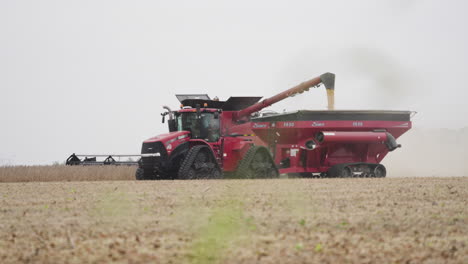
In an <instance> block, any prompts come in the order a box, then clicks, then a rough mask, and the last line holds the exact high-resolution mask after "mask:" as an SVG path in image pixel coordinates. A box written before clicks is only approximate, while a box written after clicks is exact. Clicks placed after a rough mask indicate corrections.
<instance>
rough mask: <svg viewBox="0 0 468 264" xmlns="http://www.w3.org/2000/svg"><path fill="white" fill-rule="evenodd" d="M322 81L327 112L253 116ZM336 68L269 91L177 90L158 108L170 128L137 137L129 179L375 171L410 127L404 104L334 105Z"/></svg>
mask: <svg viewBox="0 0 468 264" xmlns="http://www.w3.org/2000/svg"><path fill="white" fill-rule="evenodd" d="M321 84H324V86H325V88H326V91H327V95H328V106H329V110H328V111H298V112H294V113H287V114H269V115H265V116H260V115H259V114H258V113H259V112H260V111H261V110H263V109H264V108H266V107H268V106H270V105H272V104H274V103H276V102H279V101H281V100H283V99H286V98H289V97H293V96H295V95H297V94H301V93H303V92H305V91H308V90H309V89H310V88H313V87H319V86H320V85H321ZM334 84H335V75H334V74H332V73H325V74H322V75H321V76H319V77H316V78H314V79H311V80H309V81H307V82H304V83H301V84H299V85H297V86H295V87H293V88H291V89H288V90H286V91H284V92H282V93H279V94H277V95H275V96H273V97H270V98H267V99H264V100H262V101H260V99H261V97H230V98H229V99H228V100H227V101H218V100H211V99H210V97H209V96H208V95H176V97H177V98H178V99H179V101H180V103H181V106H180V109H179V110H177V111H172V110H171V109H170V108H169V107H164V108H165V109H166V110H167V111H166V112H164V113H163V114H162V116H163V123H164V121H165V118H166V116H167V117H168V127H169V133H166V134H162V135H159V136H156V137H153V138H150V139H148V140H146V141H144V142H143V145H142V151H141V159H140V161H139V167H138V169H137V172H136V178H137V179H139V180H145V179H197V178H220V177H239V178H275V177H278V176H279V174H280V173H289V174H292V173H294V174H296V175H300V176H330V177H353V176H360V177H366V176H369V177H371V176H376V177H384V176H385V175H386V170H385V167H384V166H383V165H380V164H379V163H380V161H381V160H382V159H383V158H384V157H385V155H386V154H387V153H388V152H389V151H393V150H394V149H396V148H398V147H399V145H398V144H397V143H396V140H395V139H396V138H398V137H399V136H400V135H402V134H403V133H404V132H406V131H407V130H408V129H410V128H411V122H410V114H411V113H410V112H408V111H334V110H332V109H333V104H334V97H333V92H334Z"/></svg>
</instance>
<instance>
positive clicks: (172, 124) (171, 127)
mask: <svg viewBox="0 0 468 264" xmlns="http://www.w3.org/2000/svg"><path fill="white" fill-rule="evenodd" d="M167 124H168V126H169V132H174V131H177V123H176V121H175V119H169V120H167Z"/></svg>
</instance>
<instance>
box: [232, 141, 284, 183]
mask: <svg viewBox="0 0 468 264" xmlns="http://www.w3.org/2000/svg"><path fill="white" fill-rule="evenodd" d="M260 149H265V151H266V152H267V153H269V152H268V150H267V149H266V148H265V147H262V146H252V147H251V148H250V149H249V150H248V151H247V154H246V155H245V157H244V158H243V159H242V160H241V161H240V163H239V166H238V167H237V170H236V178H255V175H253V176H252V175H249V170H250V169H249V166H250V163H251V162H252V160H253V158H254V156H255V154H256V153H257V151H259V150H260ZM268 158H269V160H270V162H271V163H272V164H273V167H274V169H275V170H276V172H277V174H278V176H279V172H278V169H277V168H276V166H275V164H274V162H273V160H272V159H271V155H268ZM246 176H247V177H246Z"/></svg>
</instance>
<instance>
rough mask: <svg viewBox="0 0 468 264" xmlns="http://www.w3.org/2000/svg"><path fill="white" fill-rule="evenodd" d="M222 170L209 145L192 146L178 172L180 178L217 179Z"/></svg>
mask: <svg viewBox="0 0 468 264" xmlns="http://www.w3.org/2000/svg"><path fill="white" fill-rule="evenodd" d="M220 177H221V170H220V168H219V166H218V163H217V161H216V159H215V157H214V155H213V152H212V151H211V150H210V148H209V147H207V146H203V145H199V146H194V147H192V148H191V149H190V150H189V151H188V153H187V155H186V156H185V159H184V160H183V161H182V164H181V166H180V169H179V172H178V178H179V179H216V178H220Z"/></svg>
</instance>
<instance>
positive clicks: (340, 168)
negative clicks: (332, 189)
mask: <svg viewBox="0 0 468 264" xmlns="http://www.w3.org/2000/svg"><path fill="white" fill-rule="evenodd" d="M327 174H328V175H329V176H330V177H332V178H351V177H353V176H354V175H353V171H352V170H351V168H350V167H349V166H345V165H335V166H333V167H332V168H330V170H329V171H328V173H327Z"/></svg>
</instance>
